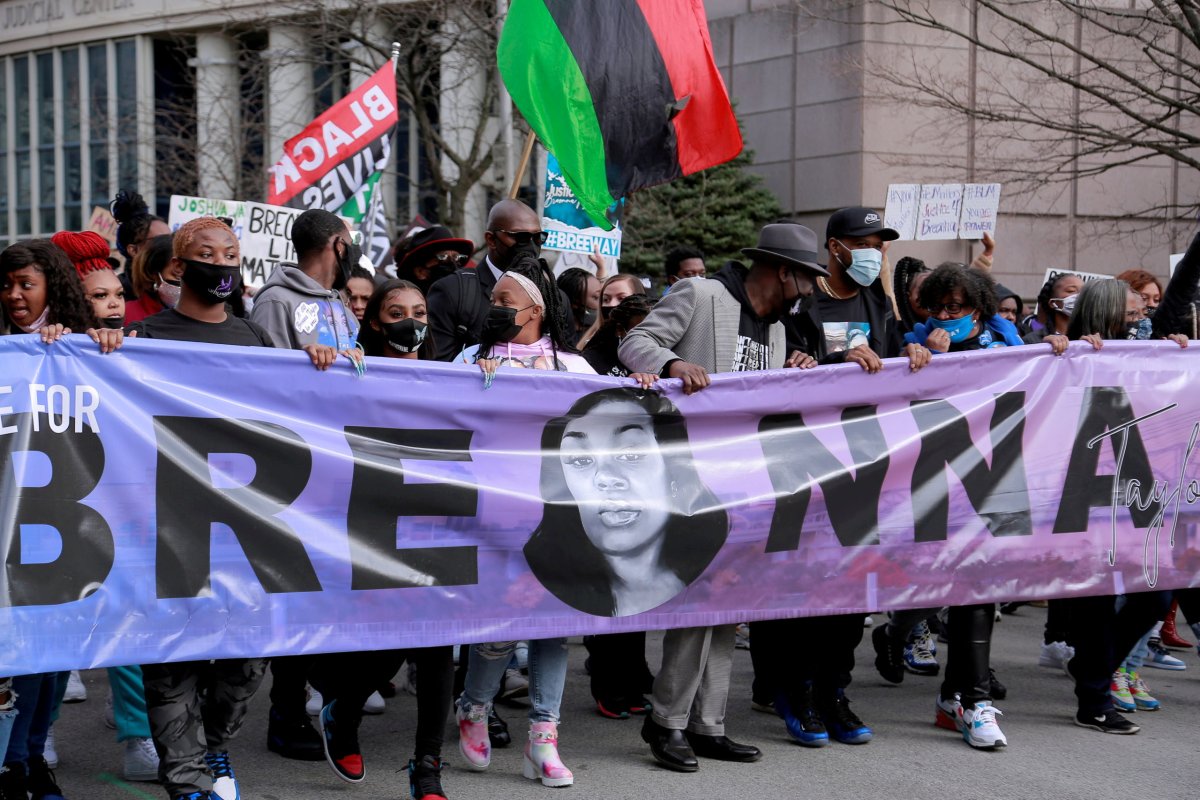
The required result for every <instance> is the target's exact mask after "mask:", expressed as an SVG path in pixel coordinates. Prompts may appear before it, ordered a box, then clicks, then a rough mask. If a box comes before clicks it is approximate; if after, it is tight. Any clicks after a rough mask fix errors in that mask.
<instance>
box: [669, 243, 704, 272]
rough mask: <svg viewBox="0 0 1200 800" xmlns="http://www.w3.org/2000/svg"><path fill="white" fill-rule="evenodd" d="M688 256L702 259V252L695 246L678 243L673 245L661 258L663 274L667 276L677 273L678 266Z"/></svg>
mask: <svg viewBox="0 0 1200 800" xmlns="http://www.w3.org/2000/svg"><path fill="white" fill-rule="evenodd" d="M690 258H698V259H700V260H701V261H703V260H704V253H703V252H702V251H701V250H698V249H697V248H695V247H689V246H687V245H680V246H679V247H673V248H671V250H670V251H669V252H668V253H667V256H666V258H665V259H664V260H663V275H664V276H665V277H667V278H669V277H671V276H672V275H678V274H679V266H680V265H681V264H683V262H685V261H687V260H688V259H690Z"/></svg>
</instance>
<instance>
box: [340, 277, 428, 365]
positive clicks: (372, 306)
mask: <svg viewBox="0 0 1200 800" xmlns="http://www.w3.org/2000/svg"><path fill="white" fill-rule="evenodd" d="M363 271H364V272H366V270H363ZM403 289H411V290H412V291H414V292H416V293H417V294H419V295H421V301H422V302H424V301H425V295H424V294H422V292H421V287H419V286H417V285H416V284H415V283H413V282H412V281H406V280H403V279H400V278H393V279H392V280H389V281H385V282H384V283H381V284H379V286H378V287H376V289H375V291H374V292H372V293H371V299H370V300H368V301H367V307H366V309H365V310H364V311H363V321H362V325H360V326H359V328H358V343H359V344H361V345H362V348H363V352H364V353H366V354H367V355H369V356H382V355H383V354H384V352H385V351H386V350H387V337H386V336H384V335H383V333H382V332H381V331H377V330H375V328H374V327H372V325H371V323H372V322H378V321H379V314H380V312H381V311H383V304H384V303H385V302H387V298H388V295H390V294H391V293H392V292H398V291H401V290H403ZM436 351H437V348H436V347H435V346H434V343H433V329H432V328H426V329H425V341H423V342H422V343H421V346H420V347H419V348H417V358H418V359H420V360H421V361H432V360H433V354H434V353H435V352H436Z"/></svg>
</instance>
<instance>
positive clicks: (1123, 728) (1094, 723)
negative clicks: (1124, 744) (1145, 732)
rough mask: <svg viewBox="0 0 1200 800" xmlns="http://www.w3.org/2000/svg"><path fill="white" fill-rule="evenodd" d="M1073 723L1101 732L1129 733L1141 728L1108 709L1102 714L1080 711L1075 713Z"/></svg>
mask: <svg viewBox="0 0 1200 800" xmlns="http://www.w3.org/2000/svg"><path fill="white" fill-rule="evenodd" d="M1075 724H1076V725H1078V726H1079V727H1081V728H1091V729H1092V730H1094V731H1100V732H1101V733H1121V734H1131V733H1137V732H1138V731H1140V730H1141V728H1139V727H1138V726H1137V725H1134V724H1133V723H1132V722H1130V721H1129V720H1127V719H1125V718H1124V717H1123V716H1121V715H1120V714H1118V713H1117V712H1116V711H1113V710H1112V709H1109V710H1108V711H1105V712H1104V713H1103V714H1092V713H1085V712H1083V711H1080V712H1079V713H1078V714H1076V715H1075Z"/></svg>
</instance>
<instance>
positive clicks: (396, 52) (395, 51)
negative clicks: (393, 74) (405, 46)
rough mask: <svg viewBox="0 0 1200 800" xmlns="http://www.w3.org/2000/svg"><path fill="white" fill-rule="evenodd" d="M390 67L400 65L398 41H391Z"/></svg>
mask: <svg viewBox="0 0 1200 800" xmlns="http://www.w3.org/2000/svg"><path fill="white" fill-rule="evenodd" d="M392 67H393V68H397V69H398V68H399V67H400V43H399V42H392Z"/></svg>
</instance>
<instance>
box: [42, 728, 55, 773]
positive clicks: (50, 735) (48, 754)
mask: <svg viewBox="0 0 1200 800" xmlns="http://www.w3.org/2000/svg"><path fill="white" fill-rule="evenodd" d="M42 758H44V759H46V766H47V767H49V768H50V769H55V768H56V767H58V748H57V747H55V746H54V726H53V725H51V726H50V730H48V731H46V745H45V747H43V748H42Z"/></svg>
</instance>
